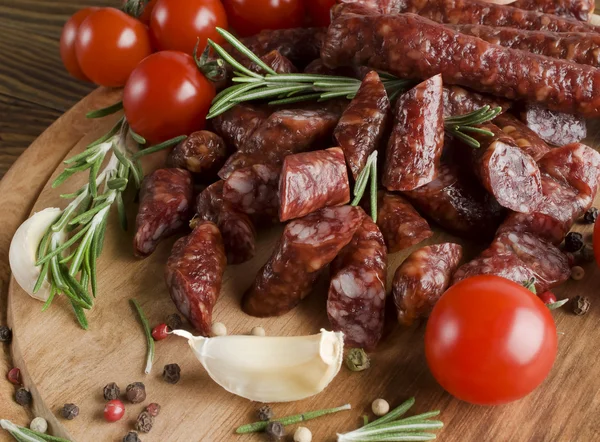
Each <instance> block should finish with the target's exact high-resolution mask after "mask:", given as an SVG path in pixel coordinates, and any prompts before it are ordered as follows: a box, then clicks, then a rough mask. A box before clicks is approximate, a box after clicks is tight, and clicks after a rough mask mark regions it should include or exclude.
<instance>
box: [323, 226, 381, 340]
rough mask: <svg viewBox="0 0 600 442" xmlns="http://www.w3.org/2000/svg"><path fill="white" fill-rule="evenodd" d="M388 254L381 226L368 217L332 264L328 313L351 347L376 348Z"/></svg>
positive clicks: (333, 324)
mask: <svg viewBox="0 0 600 442" xmlns="http://www.w3.org/2000/svg"><path fill="white" fill-rule="evenodd" d="M386 274H387V253H386V249H385V243H384V241H383V236H382V235H381V232H380V231H379V229H378V228H377V225H376V224H375V223H374V222H373V221H372V220H371V219H370V218H369V217H365V218H364V220H363V222H362V225H361V226H360V227H359V228H358V230H357V231H356V233H355V234H354V237H353V238H352V241H351V242H350V244H348V245H347V246H346V247H344V248H343V249H342V251H341V252H340V254H339V255H338V257H337V258H335V259H334V260H333V262H332V263H331V282H330V284H329V296H328V298H327V316H328V317H329V322H330V323H331V327H332V329H333V330H334V331H341V332H343V333H344V343H345V344H346V345H347V346H349V347H356V348H364V349H366V350H373V349H374V348H375V347H376V346H377V343H378V342H379V339H381V335H382V331H383V325H384V313H385V298H386V292H385V281H386Z"/></svg>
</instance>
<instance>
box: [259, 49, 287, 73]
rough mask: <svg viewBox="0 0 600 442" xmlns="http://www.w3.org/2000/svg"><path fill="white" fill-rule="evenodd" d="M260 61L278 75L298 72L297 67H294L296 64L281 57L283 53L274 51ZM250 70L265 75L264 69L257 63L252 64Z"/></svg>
mask: <svg viewBox="0 0 600 442" xmlns="http://www.w3.org/2000/svg"><path fill="white" fill-rule="evenodd" d="M260 59H261V60H262V61H263V62H264V63H265V64H266V65H267V66H269V67H270V68H271V69H273V70H274V71H275V72H277V73H278V74H292V73H294V72H298V69H297V68H296V66H294V64H293V63H292V62H291V61H290V60H289V59H288V58H286V57H284V56H283V55H281V53H280V52H279V51H277V50H273V51H271V52H269V53H267V54H265V55H263V56H262V57H260ZM248 68H249V69H250V70H251V71H253V72H256V73H259V74H264V73H265V72H264V71H263V69H262V68H261V67H260V66H258V65H257V64H256V63H251V64H250V66H249V67H248Z"/></svg>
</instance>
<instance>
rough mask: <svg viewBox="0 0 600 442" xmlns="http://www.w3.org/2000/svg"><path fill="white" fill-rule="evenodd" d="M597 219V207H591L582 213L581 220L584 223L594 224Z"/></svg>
mask: <svg viewBox="0 0 600 442" xmlns="http://www.w3.org/2000/svg"><path fill="white" fill-rule="evenodd" d="M597 219H598V209H596V208H595V207H592V208H590V209H588V210H587V212H585V215H583V222H584V223H586V224H594V223H595V222H596V220H597Z"/></svg>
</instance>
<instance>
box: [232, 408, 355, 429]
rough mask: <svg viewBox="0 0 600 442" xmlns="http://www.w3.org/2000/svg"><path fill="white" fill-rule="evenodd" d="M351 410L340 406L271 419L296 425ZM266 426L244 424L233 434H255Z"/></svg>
mask: <svg viewBox="0 0 600 442" xmlns="http://www.w3.org/2000/svg"><path fill="white" fill-rule="evenodd" d="M351 408H352V407H351V406H350V404H346V405H342V406H341V407H335V408H326V409H324V410H315V411H309V412H308V413H302V414H294V415H292V416H285V417H282V418H281V419H273V421H275V422H280V423H281V424H282V425H284V426H285V425H293V424H297V423H299V422H304V421H308V420H311V419H316V418H318V417H321V416H325V415H327V414H333V413H337V412H339V411H345V410H350V409H351ZM268 424H269V422H265V421H260V422H254V423H252V424H246V425H242V426H241V427H238V428H237V429H236V430H235V432H236V433H237V434H245V433H256V432H258V431H264V429H265V428H267V425H268Z"/></svg>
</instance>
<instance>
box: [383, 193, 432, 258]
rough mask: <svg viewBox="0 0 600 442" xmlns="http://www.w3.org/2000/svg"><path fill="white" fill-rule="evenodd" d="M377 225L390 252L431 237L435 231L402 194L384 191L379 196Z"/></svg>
mask: <svg viewBox="0 0 600 442" xmlns="http://www.w3.org/2000/svg"><path fill="white" fill-rule="evenodd" d="M377 225H378V226H379V229H380V230H381V233H382V234H383V237H384V239H385V244H386V245H387V248H388V252H390V253H396V252H399V251H400V250H404V249H407V248H409V247H412V246H414V245H415V244H419V243H420V242H421V241H424V240H426V239H427V238H431V236H433V231H432V230H431V228H430V227H429V224H427V221H425V219H423V217H422V216H421V215H419V212H417V211H416V210H415V209H414V208H413V206H412V205H411V204H410V203H409V202H408V201H407V200H405V199H404V198H403V197H401V196H400V195H396V194H393V193H389V192H384V193H383V194H382V196H380V198H379V204H378V208H377Z"/></svg>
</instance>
